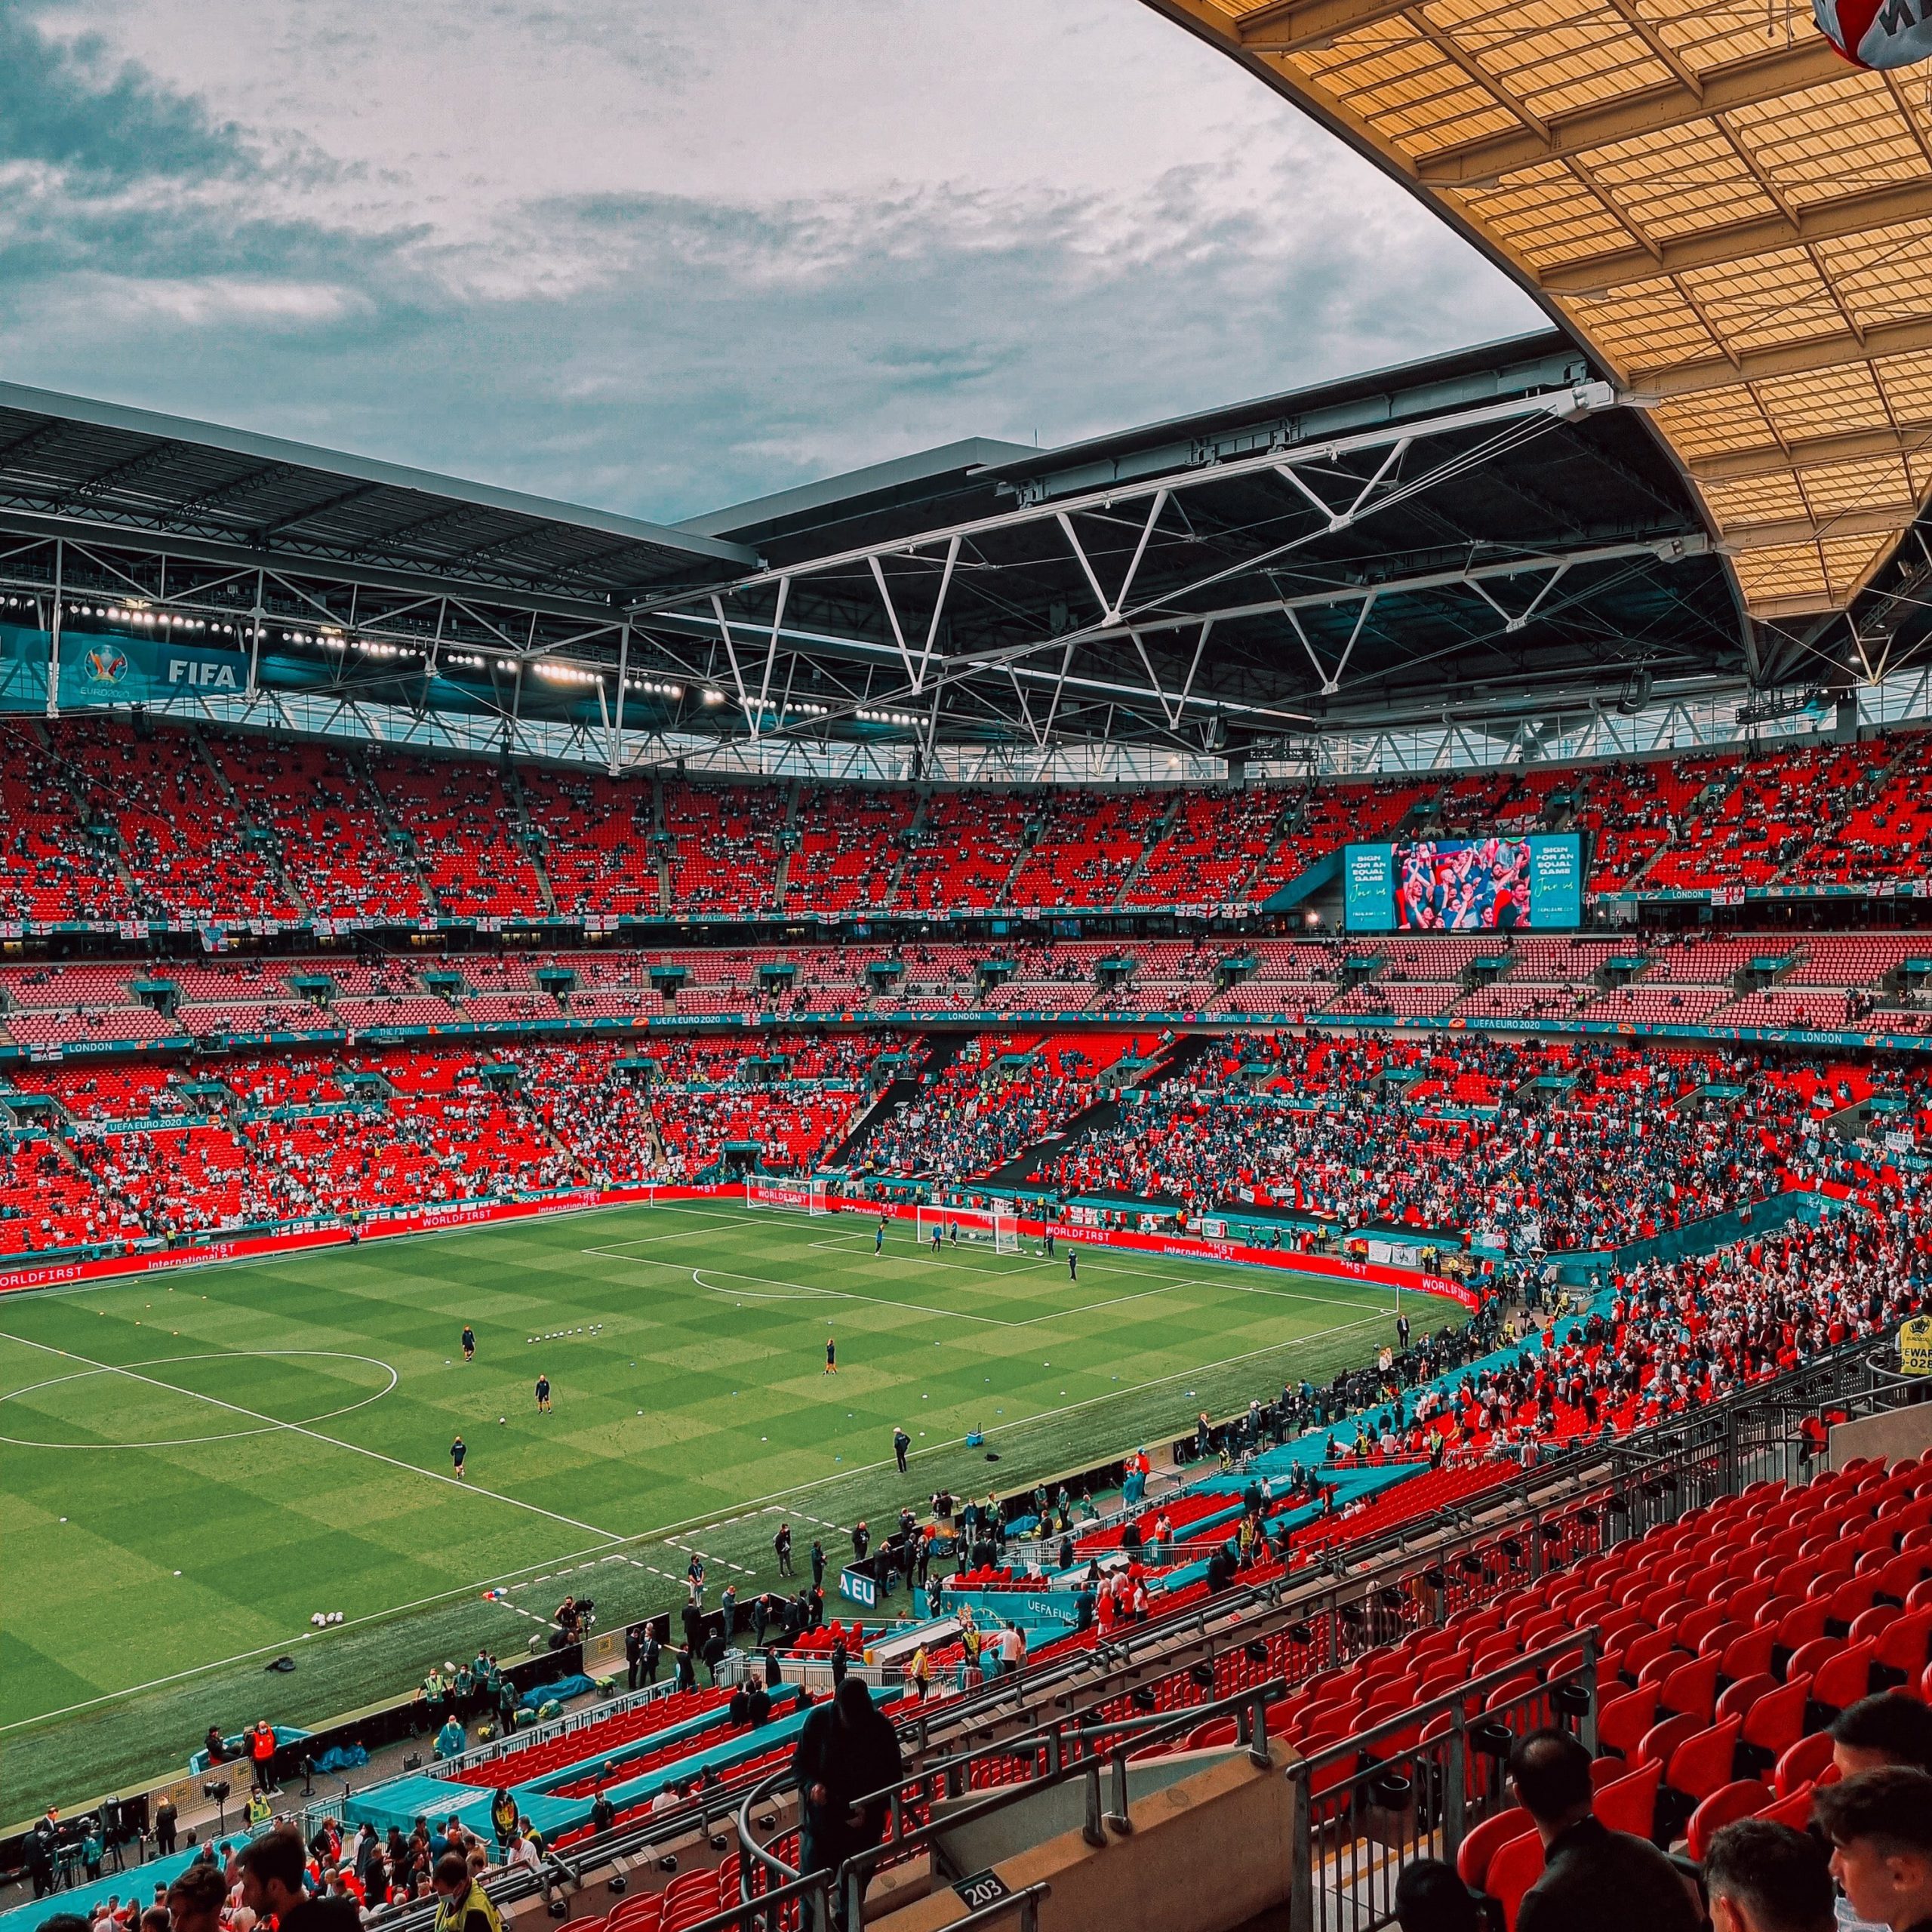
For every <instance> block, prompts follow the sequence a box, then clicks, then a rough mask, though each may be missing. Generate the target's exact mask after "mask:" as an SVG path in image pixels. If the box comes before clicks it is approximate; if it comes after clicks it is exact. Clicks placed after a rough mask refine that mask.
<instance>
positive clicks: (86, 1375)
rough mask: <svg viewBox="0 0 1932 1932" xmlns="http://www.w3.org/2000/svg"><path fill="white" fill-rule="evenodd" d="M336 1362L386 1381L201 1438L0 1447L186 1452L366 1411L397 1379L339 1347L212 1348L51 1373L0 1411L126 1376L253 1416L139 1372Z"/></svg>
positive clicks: (13, 1440) (32, 1439)
mask: <svg viewBox="0 0 1932 1932" xmlns="http://www.w3.org/2000/svg"><path fill="white" fill-rule="evenodd" d="M190 1361H221V1362H243V1361H341V1362H360V1363H361V1364H363V1365H364V1366H365V1367H368V1368H373V1369H375V1370H377V1371H380V1374H383V1376H385V1377H387V1378H388V1379H387V1380H386V1381H385V1382H384V1383H383V1386H382V1387H381V1388H380V1389H376V1390H375V1391H374V1392H373V1393H371V1394H370V1395H361V1396H358V1398H356V1399H355V1401H352V1402H344V1403H342V1404H339V1405H338V1406H337V1407H334V1408H332V1409H325V1410H323V1411H321V1413H320V1414H317V1415H305V1416H297V1417H291V1419H289V1420H287V1421H285V1422H281V1421H262V1422H260V1423H257V1424H256V1425H255V1426H253V1427H251V1428H247V1429H223V1430H217V1431H213V1432H209V1433H208V1434H205V1435H163V1436H156V1437H154V1438H151V1439H149V1441H143V1442H50V1441H48V1440H47V1439H46V1438H44V1437H40V1436H28V1435H6V1434H4V1433H0V1443H5V1444H8V1445H10V1446H11V1447H14V1448H17V1449H186V1448H193V1447H198V1446H199V1445H201V1444H204V1443H213V1442H239V1441H243V1440H244V1439H245V1438H248V1437H249V1436H254V1435H280V1434H281V1433H282V1432H284V1431H285V1430H288V1429H312V1428H314V1427H315V1425H316V1424H317V1423H325V1422H332V1421H334V1420H335V1419H336V1418H337V1417H338V1416H346V1415H348V1414H351V1413H352V1411H355V1410H357V1409H363V1408H367V1407H368V1406H369V1404H371V1402H379V1401H381V1400H382V1398H383V1397H384V1396H385V1395H388V1394H389V1392H390V1390H392V1389H394V1388H395V1386H396V1384H397V1383H398V1382H399V1381H400V1380H401V1377H400V1376H399V1375H398V1374H397V1373H396V1371H395V1370H394V1369H393V1368H392V1367H390V1365H389V1364H388V1363H387V1362H386V1361H379V1360H378V1359H377V1358H376V1357H375V1356H374V1355H353V1354H350V1353H349V1352H346V1350H343V1349H214V1350H211V1351H209V1352H207V1353H205V1354H201V1355H158V1356H155V1358H152V1360H150V1361H131V1362H119V1363H97V1364H89V1365H88V1367H85V1368H81V1369H76V1370H75V1371H72V1373H71V1374H66V1375H51V1376H49V1377H47V1378H46V1379H45V1380H43V1381H40V1382H35V1383H29V1385H28V1386H26V1388H24V1389H12V1390H10V1391H9V1392H8V1393H7V1394H5V1395H0V1407H5V1404H8V1403H9V1402H18V1401H21V1400H22V1399H23V1398H25V1397H26V1396H29V1395H36V1394H38V1393H39V1392H41V1391H42V1390H43V1389H57V1388H62V1387H65V1386H68V1385H69V1384H72V1383H77V1382H88V1381H91V1380H94V1379H95V1378H97V1377H103V1376H106V1377H114V1378H115V1379H119V1378H122V1377H128V1378H130V1379H131V1380H134V1382H136V1383H139V1384H140V1385H142V1386H146V1387H148V1388H151V1389H158V1390H165V1392H168V1394H170V1395H178V1396H180V1398H182V1400H183V1401H189V1402H193V1403H195V1404H198V1405H200V1406H201V1407H204V1408H205V1409H206V1410H207V1411H208V1413H209V1414H210V1415H211V1417H224V1416H236V1417H239V1416H244V1415H253V1414H255V1413H257V1412H256V1411H253V1410H251V1409H249V1408H247V1407H245V1405H244V1404H240V1403H230V1402H226V1401H222V1400H221V1399H220V1398H219V1397H217V1396H213V1395H203V1394H202V1393H201V1392H199V1391H198V1390H197V1389H184V1388H182V1387H180V1386H178V1385H177V1384H176V1383H172V1382H164V1381H162V1380H161V1379H160V1378H159V1377H158V1376H147V1375H143V1374H141V1373H140V1371H142V1370H144V1369H162V1368H170V1367H174V1366H176V1365H177V1364H180V1363H182V1362H190Z"/></svg>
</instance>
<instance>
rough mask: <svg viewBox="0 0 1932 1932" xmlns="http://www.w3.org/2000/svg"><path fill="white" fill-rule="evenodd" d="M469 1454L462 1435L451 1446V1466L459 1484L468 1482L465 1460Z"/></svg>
mask: <svg viewBox="0 0 1932 1932" xmlns="http://www.w3.org/2000/svg"><path fill="white" fill-rule="evenodd" d="M468 1454H469V1451H468V1450H467V1449H466V1448H465V1447H463V1438H462V1437H461V1436H460V1435H459V1436H458V1437H457V1439H456V1440H455V1441H454V1442H452V1443H451V1444H450V1466H451V1468H452V1469H454V1470H455V1471H456V1479H457V1481H458V1482H462V1481H465V1480H466V1478H465V1477H464V1475H463V1458H464V1457H466V1455H468Z"/></svg>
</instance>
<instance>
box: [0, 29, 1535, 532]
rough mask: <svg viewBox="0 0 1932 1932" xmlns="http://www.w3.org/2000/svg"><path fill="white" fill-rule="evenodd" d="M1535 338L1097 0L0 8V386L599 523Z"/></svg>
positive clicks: (1404, 216) (1291, 130)
mask: <svg viewBox="0 0 1932 1932" xmlns="http://www.w3.org/2000/svg"><path fill="white" fill-rule="evenodd" d="M1536 321H1537V314H1536V312H1535V311H1534V309H1533V308H1532V307H1531V305H1530V303H1528V302H1527V300H1524V298H1523V297H1521V295H1520V294H1518V293H1517V292H1516V291H1515V290H1514V289H1513V288H1511V287H1510V286H1509V285H1508V284H1507V283H1506V282H1505V281H1503V278H1501V277H1500V275H1497V274H1496V273H1495V272H1494V271H1492V270H1491V269H1489V268H1488V267H1487V266H1485V265H1484V263H1481V261H1480V260H1478V259H1477V258H1476V257H1475V256H1474V255H1473V254H1471V253H1470V252H1469V251H1468V250H1466V248H1463V246H1462V245H1460V243H1458V242H1455V241H1454V240H1453V239H1452V238H1451V237H1450V236H1448V235H1447V233H1446V232H1444V231H1443V230H1442V229H1440V228H1439V227H1438V226H1437V224H1436V223H1435V222H1434V221H1433V220H1432V218H1431V217H1429V216H1428V215H1427V214H1426V213H1425V212H1423V211H1422V210H1421V209H1420V208H1417V206H1415V205H1414V204H1413V203H1411V202H1410V201H1409V199H1408V198H1407V196H1405V195H1403V194H1401V192H1398V190H1397V189H1395V188H1394V187H1392V186H1390V185H1389V184H1387V183H1384V182H1383V180H1380V177H1377V175H1376V174H1374V172H1373V171H1371V169H1369V168H1367V166H1365V165H1363V164H1362V163H1361V162H1357V161H1355V160H1354V159H1353V158H1351V157H1350V156H1349V155H1346V153H1344V152H1343V150H1342V149H1341V148H1340V146H1339V145H1338V144H1337V143H1334V142H1333V141H1331V140H1329V139H1328V138H1327V137H1326V136H1324V135H1323V134H1321V133H1320V132H1319V131H1318V130H1316V129H1315V128H1313V127H1312V125H1309V124H1308V123H1306V122H1303V121H1301V120H1300V118H1298V117H1297V115H1295V114H1294V112H1293V111H1292V110H1291V109H1288V108H1287V107H1286V106H1284V104H1283V103H1281V102H1280V101H1279V100H1276V99H1275V97H1272V95H1270V94H1268V93H1266V91H1264V90H1263V89H1262V88H1260V87H1259V86H1257V85H1255V84H1254V83H1253V82H1250V81H1248V80H1247V79H1246V78H1244V76H1242V75H1240V74H1239V73H1238V72H1236V71H1235V69H1233V68H1232V66H1229V65H1228V64H1227V63H1225V62H1224V61H1223V60H1221V59H1220V57H1218V56H1217V55H1215V54H1212V53H1211V51H1209V50H1207V48H1203V47H1201V46H1198V45H1196V44H1195V42H1192V40H1191V39H1190V38H1188V37H1187V36H1186V35H1183V34H1182V33H1181V32H1178V31H1177V29H1174V28H1173V27H1171V26H1168V25H1166V24H1164V23H1162V22H1161V21H1160V20H1158V19H1156V18H1155V17H1154V16H1153V15H1152V14H1150V13H1147V12H1145V11H1143V10H1142V9H1141V8H1140V7H1138V6H1137V5H1135V4H1134V0H1048V4H1045V5H1042V4H1041V0H705V4H704V5H703V6H701V7H697V8H692V7H688V6H687V7H679V8H675V9H674V8H671V7H669V6H668V5H663V4H661V0H409V4H408V5H384V4H378V0H69V4H64V5H63V4H55V5H36V4H35V0H12V4H8V0H0V378H5V379H7V380H13V381H16V382H23V383H37V384H40V385H42V386H46V387H48V388H52V389H64V390H69V391H72V392H76V393H79V394H82V395H97V396H103V397H106V398H112V399H113V400H115V401H123V402H128V403H135V404H140V405H145V406H147V407H150V408H159V409H165V410H172V411H179V412H180V413H182V414H188V415H194V416H201V417H210V418H213V419H214V420H219V421H223V422H229V423H240V424H243V425H245V426H248V427H250V428H254V429H263V430H267V431H271V432H275V433H278V434H281V435H289V436H295V437H299V438H304V439H306V440H309V441H316V442H320V443H323V444H327V445H333V446H334V447H337V448H345V449H350V450H355V451H361V452H366V453H368V454H373V455H377V456H382V457H389V458H391V459H392V460H396V461H400V462H405V463H418V464H421V465H423V466H426V467H429V468H432V469H443V470H448V471H452V472H457V473H458V474H461V475H470V476H475V477H479V478H485V479H487V480H488V481H493V482H497V483H502V484H507V485H512V486H515V487H517V488H524V489H528V490H534V491H540V492H543V493H544V494H549V495H554V496H558V497H567V498H571V499H573V500H578V501H582V502H586V503H595V504H598V505H601V506H605V507H608V508H610V509H620V510H626V511H629V512H633V513H635V514H638V515H644V516H650V517H657V518H666V519H673V518H678V517H681V516H685V515H692V514H694V513H695V512H699V511H701V510H703V509H709V508H711V507H712V506H715V505H718V504H721V503H729V502H732V501H735V500H738V499H740V498H741V497H747V496H751V495H755V494H759V493H761V492H762V491H767V490H771V489H777V488H783V487H785V486H786V485H789V484H792V483H796V482H800V481H804V480H807V479H808V478H811V477H814V476H819V475H827V474H830V473H832V472H836V471H838V470H841V469H849V468H851V467H853V466H856V465H857V464H860V463H867V462H871V461H875V460H880V459H882V458H884V457H891V456H895V455H900V454H904V453H905V452H906V451H909V450H912V449H917V448H923V447H925V446H927V445H931V444H935V443H940V442H944V441H949V440H950V439H952V438H955V437H958V436H964V435H989V436H998V437H1006V438H1012V439H1014V440H1015V441H1026V442H1030V441H1033V440H1034V438H1035V436H1036V435H1037V437H1038V438H1039V440H1040V441H1042V442H1043V443H1047V444H1052V443H1056V442H1061V441H1067V440H1069V438H1074V437H1077V436H1080V435H1085V434H1088V433H1090V432H1094V431H1098V430H1103V429H1114V428H1118V427H1121V426H1124V425H1127V424H1129V423H1137V422H1142V421H1146V420H1152V419H1154V418H1157V417H1162V416H1166V415H1170V414H1174V413H1175V412H1177V411H1183V410H1187V409H1191V408H1198V407H1201V406H1203V405H1209V404H1213V403H1218V402H1223V401H1230V400H1232V399H1234V398H1238V397H1241V396H1245V395H1260V394H1264V393H1266V392H1269V391H1271V390H1275V389H1283V388H1286V387H1288V386H1292V385H1293V384H1294V383H1299V382H1302V381H1304V380H1309V379H1312V378H1315V377H1322V376H1326V375H1334V374H1346V373H1348V372H1350V371H1355V370H1359V369H1363V368H1372V367H1374V366H1375V365H1378V364H1382V363H1386V362H1390V361H1399V360H1401V359H1402V358H1406V357H1409V356H1412V355H1422V354H1426V353H1428V352H1430V351H1432V350H1435V349H1445V348H1450V347H1454V346H1458V345H1460V344H1463V343H1469V342H1475V341H1481V340H1487V339H1490V338H1492V337H1497V336H1500V335H1503V334H1509V333H1510V332H1512V331H1515V330H1517V329H1519V328H1526V327H1530V326H1534V324H1535V323H1536Z"/></svg>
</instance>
